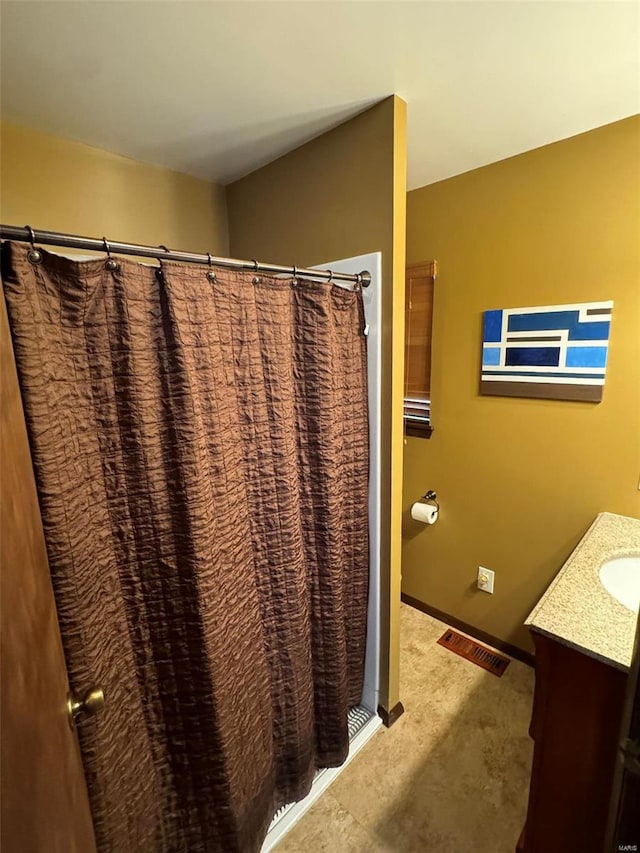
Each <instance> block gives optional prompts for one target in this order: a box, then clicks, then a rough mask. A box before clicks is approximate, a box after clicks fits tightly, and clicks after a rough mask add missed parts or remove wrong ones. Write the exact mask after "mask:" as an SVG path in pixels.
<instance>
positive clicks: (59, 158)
mask: <svg viewBox="0 0 640 853" xmlns="http://www.w3.org/2000/svg"><path fill="white" fill-rule="evenodd" d="M0 216H1V218H2V222H3V223H5V224H7V225H25V224H29V225H31V226H32V227H33V228H36V229H37V228H41V229H44V230H48V231H64V232H68V233H71V234H80V235H82V236H87V237H96V236H98V237H102V235H103V234H104V235H106V236H107V239H109V238H111V239H113V240H120V241H122V242H125V243H142V244H150V245H159V244H161V243H162V244H164V245H166V246H169V247H170V248H172V249H178V250H183V251H193V252H211V253H212V254H218V255H226V254H227V253H228V248H229V246H228V243H229V239H228V231H227V215H226V202H225V194H224V188H222V187H219V186H216V185H215V184H211V183H209V182H207V181H202V180H198V179H197V178H192V177H190V176H188V175H183V174H180V173H179V172H172V171H170V170H169V169H162V168H160V167H158V166H151V165H149V164H148V163H141V162H139V161H137V160H130V159H129V158H127V157H121V156H119V155H118V154H112V153H110V152H109V151H103V150H101V149H99V148H92V147H90V146H88V145H83V144H82V143H79V142H72V141H70V140H68V139H63V138H61V137H57V136H51V135H50V134H47V133H40V132H39V131H35V130H32V129H30V128H26V127H22V126H20V125H16V124H13V123H10V122H6V121H3V122H2V127H1V135H0Z"/></svg>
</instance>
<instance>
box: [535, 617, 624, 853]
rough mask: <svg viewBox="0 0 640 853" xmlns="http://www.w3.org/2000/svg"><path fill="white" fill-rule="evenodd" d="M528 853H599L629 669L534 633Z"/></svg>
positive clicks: (601, 846)
mask: <svg viewBox="0 0 640 853" xmlns="http://www.w3.org/2000/svg"><path fill="white" fill-rule="evenodd" d="M532 633H533V639H534V642H535V646H536V690H535V699H534V714H533V720H532V726H531V735H532V737H533V738H534V741H535V746H534V752H533V768H532V771H531V790H530V795H529V808H528V811H527V823H526V828H525V833H524V850H525V851H526V853H602V850H603V846H604V843H605V831H606V826H607V814H608V809H609V798H610V794H611V784H612V780H613V772H614V766H615V760H616V750H617V744H618V733H619V730H620V719H621V715H622V706H623V701H624V694H625V687H626V683H627V675H626V673H624V672H623V671H622V670H619V669H616V668H615V667H612V666H607V665H606V664H604V663H602V662H600V661H597V660H595V659H594V658H591V657H588V656H587V655H584V654H581V653H580V652H577V651H575V650H573V649H570V648H568V647H567V646H563V645H561V644H560V643H556V642H554V641H553V640H550V639H548V638H547V637H544V636H542V635H540V634H537V633H536V632H535V631H534V632H532Z"/></svg>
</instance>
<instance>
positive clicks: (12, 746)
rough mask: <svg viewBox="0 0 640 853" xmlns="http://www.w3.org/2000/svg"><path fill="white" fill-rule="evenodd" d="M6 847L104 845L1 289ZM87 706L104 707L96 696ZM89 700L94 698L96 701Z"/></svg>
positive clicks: (36, 850)
mask: <svg viewBox="0 0 640 853" xmlns="http://www.w3.org/2000/svg"><path fill="white" fill-rule="evenodd" d="M0 380H1V381H0V466H1V468H2V477H0V564H1V565H2V572H0V584H1V597H2V620H1V622H0V640H1V645H2V667H1V668H0V677H1V679H2V690H1V691H0V703H1V707H0V711H1V716H2V740H1V743H0V748H1V756H0V759H1V763H2V774H0V849H1V850H3V851H5V850H6V853H11V851H14V853H96V843H95V838H94V832H93V823H92V820H91V811H90V809H89V800H88V797H87V787H86V782H85V777H84V768H83V766H82V760H81V757H80V750H79V748H78V742H77V738H76V735H75V733H74V732H73V731H72V730H71V729H70V728H69V725H68V721H67V720H68V718H67V708H65V697H66V696H67V691H68V690H69V685H68V680H67V671H66V668H65V662H64V655H63V652H62V641H61V639H60V630H59V628H58V619H57V613H56V606H55V603H54V599H53V590H52V588H51V578H50V575H49V565H48V563H47V554H46V550H45V544H44V535H43V532H42V522H41V519H40V509H39V507H38V497H37V494H36V485H35V482H34V479H33V468H32V465H31V456H30V453H29V442H28V440H27V431H26V427H25V422H24V413H23V409H22V401H21V399H20V388H19V386H18V377H17V375H16V368H15V363H14V359H13V351H12V348H11V334H10V332H9V328H8V325H7V319H6V311H5V304H4V299H3V298H2V295H0ZM83 700H84V706H83V707H84V708H85V709H92V708H93V709H94V710H96V709H97V708H98V706H99V705H100V704H101V703H100V701H96V697H95V696H86V695H85V696H84V697H83ZM87 700H89V701H88V702H87Z"/></svg>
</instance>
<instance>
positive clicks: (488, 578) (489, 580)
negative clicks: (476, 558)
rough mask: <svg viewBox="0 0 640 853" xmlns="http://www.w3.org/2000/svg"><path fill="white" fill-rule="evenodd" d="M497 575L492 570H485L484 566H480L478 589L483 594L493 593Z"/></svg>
mask: <svg viewBox="0 0 640 853" xmlns="http://www.w3.org/2000/svg"><path fill="white" fill-rule="evenodd" d="M495 576H496V573H495V572H492V571H491V569H485V567H484V566H478V589H481V590H482V591H483V592H491V593H493V581H494V579H495Z"/></svg>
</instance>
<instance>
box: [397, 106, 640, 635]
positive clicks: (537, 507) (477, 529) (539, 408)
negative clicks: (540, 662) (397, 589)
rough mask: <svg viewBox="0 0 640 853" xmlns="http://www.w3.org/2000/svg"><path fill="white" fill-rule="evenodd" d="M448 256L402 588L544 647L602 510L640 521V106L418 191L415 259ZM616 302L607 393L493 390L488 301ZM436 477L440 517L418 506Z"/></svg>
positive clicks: (443, 261) (409, 448) (408, 455)
mask: <svg viewBox="0 0 640 853" xmlns="http://www.w3.org/2000/svg"><path fill="white" fill-rule="evenodd" d="M425 144H428V142H425ZM432 258H435V259H437V261H438V267H439V278H438V280H437V283H436V294H435V307H434V328H433V377H432V398H433V423H434V426H435V431H434V434H433V436H432V438H431V439H429V440H425V439H420V438H409V439H408V440H407V445H406V452H405V464H404V499H403V530H404V539H403V568H402V571H403V591H404V592H405V593H407V594H408V595H411V596H413V597H414V598H417V599H419V600H420V601H422V602H425V603H427V604H429V605H431V606H432V607H435V608H438V609H439V610H442V611H444V612H445V613H448V614H452V615H454V616H456V617H457V618H458V619H461V620H463V621H465V622H468V623H470V624H472V625H474V626H476V627H477V628H479V629H481V630H484V631H486V632H488V633H490V634H493V635H494V636H497V637H499V638H500V639H502V640H506V641H508V642H511V643H513V644H515V645H518V646H520V647H521V648H524V649H529V648H530V642H529V638H528V633H527V631H526V630H525V629H523V628H522V623H523V620H524V619H525V617H526V616H527V614H528V613H529V611H530V610H531V608H532V607H533V605H534V604H535V602H536V601H537V599H538V598H539V596H540V595H541V593H542V592H543V591H544V590H545V588H546V587H547V585H548V584H549V582H550V581H551V579H552V578H553V577H554V575H555V573H556V572H557V570H558V569H559V568H560V567H561V565H562V563H563V562H564V560H565V559H566V558H567V556H568V555H569V554H570V552H571V551H572V549H573V548H574V546H575V545H576V543H577V542H578V540H579V539H580V537H581V536H582V535H583V533H584V532H585V530H586V529H587V527H588V526H589V524H590V523H591V522H592V521H593V519H594V517H595V515H596V514H597V513H598V512H601V511H603V510H606V511H609V512H615V513H621V514H623V515H631V516H636V517H638V516H640V492H639V491H638V479H639V477H640V118H639V117H637V116H636V117H634V118H630V119H626V120H624V121H620V122H616V123H615V124H611V125H608V126H606V127H602V128H599V129H597V130H594V131H591V132H589V133H585V134H582V135H580V136H576V137H573V138H571V139H567V140H564V141H562V142H558V143H555V144H553V145H548V146H545V147H544V148H539V149H536V150H534V151H530V152H528V153H526V154H522V155H520V156H518V157H513V158H511V159H509V160H504V161H502V162H500V163H495V164H493V165H490V166H486V167H484V168H481V169H477V170H475V171H473V172H468V173H467V174H464V175H460V176H458V177H455V178H451V179H448V180H445V181H442V182H440V183H437V184H433V185H431V186H427V187H423V188H421V189H418V190H414V191H413V192H410V193H409V194H408V207H407V262H408V263H415V262H418V261H422V260H430V259H432ZM605 299H613V300H614V308H613V318H612V329H611V339H610V349H609V362H608V368H607V377H606V382H605V388H604V399H603V402H602V403H600V404H593V403H571V402H560V401H551V400H528V399H512V398H505V397H488V396H480V395H479V393H478V384H479V370H480V360H481V340H482V336H481V320H482V311H484V310H485V309H489V308H511V307H517V306H529V305H545V304H562V303H568V302H587V301H593V300H605ZM430 488H431V489H435V490H436V491H437V493H438V497H439V498H440V502H441V506H442V514H441V518H440V520H439V521H438V523H437V524H436V525H435V526H434V527H431V528H424V527H422V526H417V525H415V523H413V522H411V520H410V518H409V517H408V509H409V507H410V505H411V503H412V502H413V501H414V500H416V498H418V497H419V496H420V495H422V494H424V492H425V491H426V490H427V489H430ZM478 565H483V566H487V567H489V568H491V569H493V570H494V571H495V572H496V586H495V593H494V595H492V596H491V595H487V594H486V593H483V592H479V591H476V589H475V580H476V572H477V567H478Z"/></svg>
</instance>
